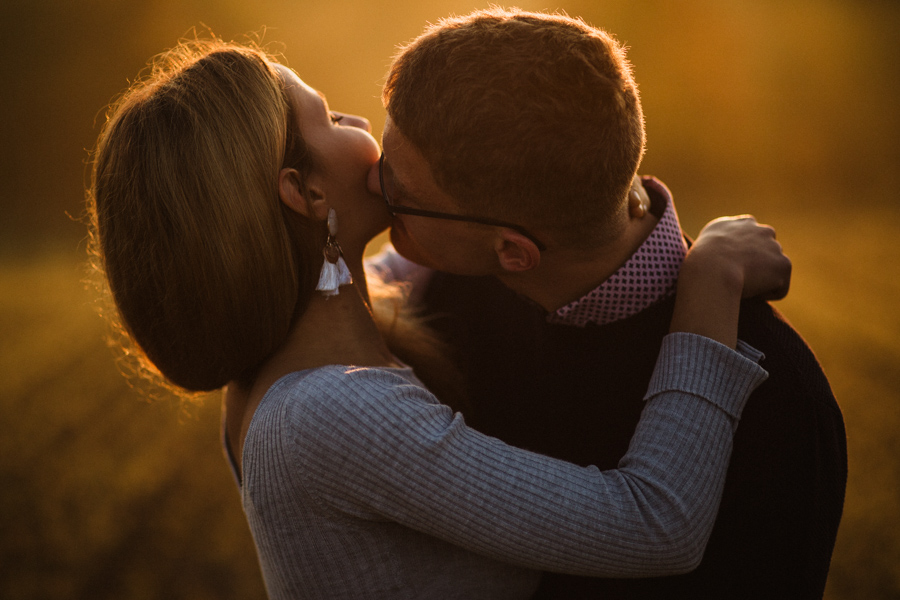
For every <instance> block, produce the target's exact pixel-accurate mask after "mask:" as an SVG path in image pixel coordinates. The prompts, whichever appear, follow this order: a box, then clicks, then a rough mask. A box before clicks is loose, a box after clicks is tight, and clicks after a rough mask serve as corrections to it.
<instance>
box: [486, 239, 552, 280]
mask: <svg viewBox="0 0 900 600" xmlns="http://www.w3.org/2000/svg"><path fill="white" fill-rule="evenodd" d="M494 251H495V252H496V253H497V260H498V261H499V263H500V266H501V267H502V268H503V270H504V271H508V272H512V273H520V272H522V271H530V270H532V269H535V268H537V266H538V265H539V264H541V251H540V250H539V249H538V247H537V246H536V245H535V243H534V242H533V241H531V240H530V239H528V238H527V237H525V236H524V235H522V234H521V233H519V232H517V231H513V230H511V229H504V230H502V233H501V235H500V238H499V239H498V240H497V242H496V244H495V245H494Z"/></svg>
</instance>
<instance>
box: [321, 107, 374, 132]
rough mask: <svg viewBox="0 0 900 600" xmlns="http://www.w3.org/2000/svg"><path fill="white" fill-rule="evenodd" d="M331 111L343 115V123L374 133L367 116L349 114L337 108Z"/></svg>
mask: <svg viewBox="0 0 900 600" xmlns="http://www.w3.org/2000/svg"><path fill="white" fill-rule="evenodd" d="M331 112H333V113H334V114H336V115H337V116H339V117H343V119H341V125H344V126H348V125H349V126H350V127H358V128H359V129H363V130H365V131H367V132H369V133H372V124H371V123H369V120H368V119H367V118H365V117H360V116H359V115H348V114H347V113H342V112H338V111H336V110H333V111H331Z"/></svg>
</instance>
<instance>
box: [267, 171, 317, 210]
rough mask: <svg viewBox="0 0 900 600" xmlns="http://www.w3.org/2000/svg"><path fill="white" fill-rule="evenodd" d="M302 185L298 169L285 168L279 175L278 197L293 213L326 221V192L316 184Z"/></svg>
mask: <svg viewBox="0 0 900 600" xmlns="http://www.w3.org/2000/svg"><path fill="white" fill-rule="evenodd" d="M307 184H308V185H306V186H304V185H303V184H302V183H301V179H300V173H298V172H297V169H290V168H285V169H282V170H281V171H279V173H278V197H279V198H280V199H281V201H282V202H283V203H284V205H285V206H287V207H288V208H290V209H291V210H292V211H294V212H296V213H298V214H301V215H304V216H306V217H309V218H311V219H320V220H321V219H325V218H326V216H327V215H328V206H327V205H326V202H325V192H324V191H323V190H322V189H321V188H320V187H319V186H317V185H315V183H314V182H307Z"/></svg>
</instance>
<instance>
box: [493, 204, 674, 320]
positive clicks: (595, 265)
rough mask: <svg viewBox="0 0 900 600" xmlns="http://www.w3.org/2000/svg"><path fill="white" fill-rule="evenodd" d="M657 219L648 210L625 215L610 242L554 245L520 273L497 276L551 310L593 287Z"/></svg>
mask: <svg viewBox="0 0 900 600" xmlns="http://www.w3.org/2000/svg"><path fill="white" fill-rule="evenodd" d="M658 222H659V220H658V219H657V218H656V217H654V216H653V215H651V214H647V215H646V216H645V217H643V218H640V219H629V221H628V223H627V225H626V227H625V231H624V232H623V233H622V234H621V235H620V236H619V237H618V238H617V239H616V240H615V241H613V242H611V243H609V244H606V245H604V246H602V247H598V248H596V249H592V250H590V251H575V250H570V249H555V250H553V251H552V252H547V253H546V255H545V256H544V257H542V260H541V264H540V265H539V266H538V267H537V268H536V269H533V270H531V271H526V272H524V273H503V274H500V275H498V279H500V281H501V282H503V284H504V285H506V286H507V287H508V288H510V289H512V290H513V291H515V292H517V293H519V294H522V295H523V296H526V297H528V298H530V299H531V300H533V301H535V302H536V303H538V304H539V305H541V306H542V307H543V308H544V309H545V310H546V311H547V312H554V311H556V310H558V309H560V308H562V307H563V306H566V305H567V304H569V303H571V302H574V301H575V300H578V299H579V298H581V297H583V296H584V295H585V294H587V293H589V292H590V291H592V290H594V289H596V288H597V287H598V286H599V285H600V284H602V283H603V282H604V281H606V280H607V279H608V278H609V277H610V276H611V275H612V274H613V273H615V272H616V271H617V270H619V268H620V267H621V266H622V265H624V264H625V263H626V262H627V261H628V259H629V258H630V257H631V255H632V254H634V253H635V252H636V251H637V249H638V248H640V246H641V244H643V243H644V241H645V240H646V239H647V236H649V235H650V233H651V232H652V231H653V228H654V227H656V224H657V223H658Z"/></svg>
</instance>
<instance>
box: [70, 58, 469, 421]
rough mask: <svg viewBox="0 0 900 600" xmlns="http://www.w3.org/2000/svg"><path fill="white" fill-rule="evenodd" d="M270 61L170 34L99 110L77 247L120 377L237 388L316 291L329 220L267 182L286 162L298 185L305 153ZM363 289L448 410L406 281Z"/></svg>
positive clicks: (448, 384)
mask: <svg viewBox="0 0 900 600" xmlns="http://www.w3.org/2000/svg"><path fill="white" fill-rule="evenodd" d="M274 62H275V61H274V59H273V58H272V57H270V56H269V55H267V54H266V53H265V52H263V51H261V50H260V49H258V48H254V47H247V46H240V45H235V44H228V43H224V42H222V41H219V40H211V41H193V42H188V43H182V44H180V45H179V46H178V47H176V48H175V49H173V50H170V51H168V52H166V53H164V54H162V55H160V56H159V57H158V58H156V59H155V60H154V62H153V63H152V66H151V69H150V72H149V74H148V75H147V76H146V77H145V78H143V79H141V80H140V81H138V82H137V83H136V84H135V85H133V86H132V87H131V89H129V90H128V91H127V92H126V93H125V94H123V96H122V97H121V98H120V99H119V100H118V101H117V102H115V103H114V104H113V105H112V106H111V107H110V110H109V112H108V119H107V122H106V124H105V126H104V127H103V130H102V132H101V134H100V137H99V140H98V143H97V147H96V150H95V153H94V160H93V172H92V179H91V187H90V189H89V190H88V194H87V205H88V217H89V231H90V245H89V254H90V255H91V257H92V263H93V267H94V269H95V272H96V273H97V274H99V277H98V278H97V279H99V280H101V281H102V282H104V283H101V288H102V291H103V295H104V296H105V297H107V298H108V297H111V300H112V302H111V303H108V306H107V307H106V308H107V310H106V313H107V314H106V315H105V316H107V318H108V320H109V321H110V323H111V324H112V328H113V340H112V341H113V346H114V347H118V348H120V349H121V350H122V352H121V356H120V366H121V367H122V369H123V371H124V372H125V374H126V375H128V376H133V375H137V376H140V377H142V378H144V379H149V380H151V381H152V382H153V383H155V384H157V385H158V386H162V387H163V388H166V389H168V390H170V391H174V392H176V393H178V394H180V395H184V394H183V391H184V390H187V391H191V392H202V391H210V390H216V389H219V388H221V387H223V386H224V385H225V384H227V383H229V382H232V381H234V382H237V383H238V384H241V385H247V384H249V383H250V382H252V380H253V378H254V377H255V374H256V370H257V368H258V366H259V365H260V364H261V363H262V362H263V361H264V360H265V359H266V358H267V357H268V356H270V355H271V354H272V353H273V352H274V351H275V350H276V349H277V348H278V347H279V346H281V344H282V343H283V342H284V340H285V339H286V337H287V334H288V330H289V329H290V327H291V325H292V323H293V321H294V319H296V318H297V317H298V316H299V315H300V314H302V313H303V311H304V310H305V309H306V306H307V304H308V302H309V298H310V297H311V295H312V294H313V293H314V289H315V286H316V282H317V277H318V273H319V270H320V269H321V266H322V260H323V257H322V249H323V247H324V243H325V235H326V232H325V228H324V226H323V225H322V224H321V223H318V224H316V223H314V222H312V221H311V220H309V219H307V218H306V217H303V216H302V215H299V214H297V213H295V212H294V211H292V210H290V209H288V208H287V207H285V206H284V204H283V203H282V202H281V201H280V199H279V196H278V189H277V181H278V173H279V171H280V170H281V169H282V168H283V167H291V168H294V169H296V170H297V172H298V173H299V174H300V177H301V180H305V178H306V177H308V176H309V174H310V173H311V172H312V171H313V170H314V169H315V167H316V157H315V156H314V155H313V153H312V152H311V150H310V148H309V147H308V146H307V145H306V143H305V142H304V140H303V137H302V132H300V131H299V128H298V127H297V124H296V119H295V115H294V114H293V109H292V106H291V103H290V101H289V100H288V96H287V94H286V92H285V89H284V84H283V81H282V79H281V77H279V75H278V74H277V72H276V71H275V70H274V67H273V64H274ZM103 288H105V289H103ZM370 295H371V297H372V301H373V315H374V317H375V320H376V322H377V323H378V325H379V328H380V330H381V331H382V334H383V335H384V336H385V339H386V341H387V342H388V345H389V347H390V348H391V350H392V351H393V352H394V353H395V354H396V355H397V356H399V357H400V358H401V359H402V360H404V361H406V362H408V363H409V364H410V365H412V366H414V367H416V369H417V374H418V375H419V376H420V377H421V378H422V380H423V381H425V383H426V384H428V385H429V387H432V388H433V390H434V391H435V392H437V393H438V395H439V396H440V397H442V399H444V400H445V401H449V402H450V403H452V404H455V405H456V406H459V402H458V399H459V398H460V397H461V394H460V393H459V389H460V387H459V385H458V383H459V378H458V376H457V375H456V374H455V372H454V371H453V369H452V367H451V366H450V364H449V363H448V361H447V360H446V354H445V353H444V347H443V346H442V345H441V344H440V342H439V341H438V340H437V338H436V337H435V336H434V334H433V333H432V332H431V331H430V330H429V329H428V328H427V327H425V326H424V323H423V322H422V321H421V320H419V319H416V318H415V317H414V316H413V315H411V314H410V313H409V311H408V310H407V309H406V307H405V301H404V297H403V293H402V290H401V289H400V288H398V287H397V286H391V285H386V284H383V283H381V282H379V281H377V280H374V279H373V280H372V282H371V287H370ZM169 383H172V384H174V385H175V386H176V387H174V388H173V387H172V386H171V385H169Z"/></svg>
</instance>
